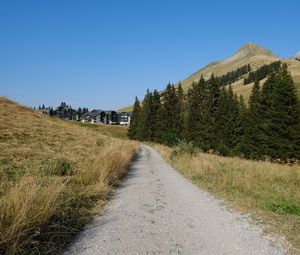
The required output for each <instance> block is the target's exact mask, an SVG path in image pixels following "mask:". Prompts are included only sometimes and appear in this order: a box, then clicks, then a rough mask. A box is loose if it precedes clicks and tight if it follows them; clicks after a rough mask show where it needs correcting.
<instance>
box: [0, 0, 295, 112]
mask: <svg viewBox="0 0 300 255" xmlns="http://www.w3.org/2000/svg"><path fill="white" fill-rule="evenodd" d="M299 10H300V1H299V0H295V1H291V0H286V1H280V0H277V1H276V0H273V1H271V0H265V1H263V0H260V1H256V0H251V1H230V0H227V1H221V0H220V1H216V0H210V1H200V0H198V1H196V0H195V1H193V0H148V1H146V0H119V1H117V0H98V1H96V0H95V1H93V0H19V1H16V0H0V95H1V96H6V97H8V98H11V99H13V100H15V101H17V102H19V103H22V104H26V105H29V106H38V105H39V104H43V103H44V104H45V105H53V106H56V105H57V104H59V103H60V102H61V101H62V100H63V101H66V102H67V103H69V104H71V105H72V106H74V107H78V106H87V107H89V108H90V109H92V108H99V109H101V108H102V109H117V108H119V107H121V106H126V105H129V104H131V103H132V102H133V100H134V97H135V96H138V97H140V98H142V97H143V95H144V93H145V90H146V89H147V88H149V89H151V90H153V89H155V88H156V89H162V88H164V87H165V86H166V84H167V83H168V82H169V81H170V82H174V83H175V82H178V81H179V80H183V79H184V78H186V77H187V76H188V75H190V74H191V73H193V72H195V71H197V70H198V69H199V68H201V67H202V66H204V65H206V64H208V63H209V62H211V61H214V60H220V59H224V58H226V57H228V56H229V55H231V54H232V53H234V52H235V51H236V50H238V49H239V48H240V47H241V46H242V45H243V44H245V43H247V42H254V43H257V44H259V45H261V46H263V47H265V48H268V49H271V50H272V51H273V52H274V53H275V54H276V55H278V56H283V57H290V56H292V55H294V54H295V53H296V52H297V51H299V50H300V43H299V42H300V13H299Z"/></svg>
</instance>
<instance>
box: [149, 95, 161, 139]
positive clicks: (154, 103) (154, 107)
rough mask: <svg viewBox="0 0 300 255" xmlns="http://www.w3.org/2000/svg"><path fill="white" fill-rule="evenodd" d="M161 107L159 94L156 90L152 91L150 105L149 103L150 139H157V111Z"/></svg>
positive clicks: (158, 130) (158, 131)
mask: <svg viewBox="0 0 300 255" xmlns="http://www.w3.org/2000/svg"><path fill="white" fill-rule="evenodd" d="M160 109H161V102H160V94H159V92H158V91H157V90H154V91H153V96H152V105H151V117H150V118H151V126H150V128H151V137H150V140H151V141H158V140H159V133H160V123H159V112H160Z"/></svg>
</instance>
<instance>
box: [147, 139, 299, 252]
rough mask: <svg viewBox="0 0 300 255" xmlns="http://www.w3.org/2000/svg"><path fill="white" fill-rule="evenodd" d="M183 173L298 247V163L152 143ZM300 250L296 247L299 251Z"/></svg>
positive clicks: (189, 146)
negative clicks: (286, 163)
mask: <svg viewBox="0 0 300 255" xmlns="http://www.w3.org/2000/svg"><path fill="white" fill-rule="evenodd" d="M152 146H153V147H154V148H155V149H156V150H157V151H159V152H160V153H161V155H162V156H163V157H164V158H165V159H166V160H167V161H168V162H169V163H170V164H171V165H172V166H173V167H174V168H175V169H176V170H178V171H179V172H180V173H181V174H182V175H184V176H185V177H186V178H188V179H190V180H191V181H193V182H194V183H195V184H196V185H198V186H200V187H201V188H204V189H206V190H207V191H209V192H211V193H213V194H215V195H216V196H217V197H220V198H222V199H225V201H227V204H228V205H230V206H232V207H234V208H236V209H238V210H240V211H242V212H244V213H251V215H252V218H253V219H256V220H257V221H258V222H262V223H267V225H266V227H268V230H270V231H272V232H277V233H280V234H284V235H285V236H286V237H287V239H288V240H289V241H290V242H291V243H292V244H293V247H294V248H295V249H300V190H299V185H300V167H299V164H297V165H296V164H294V165H292V166H291V165H282V164H277V163H271V162H267V161H251V160H244V159H240V158H237V157H234V158H228V157H221V156H217V155H213V154H207V153H201V152H195V150H194V149H191V144H189V145H184V146H182V145H181V146H180V147H173V148H170V147H166V146H162V145H152ZM298 252H299V251H298Z"/></svg>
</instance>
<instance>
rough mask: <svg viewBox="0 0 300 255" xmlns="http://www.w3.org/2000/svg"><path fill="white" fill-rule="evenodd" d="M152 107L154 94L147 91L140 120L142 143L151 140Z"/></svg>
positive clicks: (139, 132) (139, 130)
mask: <svg viewBox="0 0 300 255" xmlns="http://www.w3.org/2000/svg"><path fill="white" fill-rule="evenodd" d="M151 107H152V93H151V92H150V91H149V89H148V90H147V93H146V95H145V97H144V100H143V105H142V108H141V114H140V118H139V125H138V127H139V128H138V134H139V139H140V140H141V141H150V140H151V132H152V131H151Z"/></svg>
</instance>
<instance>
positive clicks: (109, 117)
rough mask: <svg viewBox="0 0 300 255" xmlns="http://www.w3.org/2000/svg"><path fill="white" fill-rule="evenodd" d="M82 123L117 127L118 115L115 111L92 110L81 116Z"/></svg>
mask: <svg viewBox="0 0 300 255" xmlns="http://www.w3.org/2000/svg"><path fill="white" fill-rule="evenodd" d="M80 120H81V121H82V122H90V123H97V124H106V125H108V124H110V125H118V124H119V121H118V114H117V112H115V111H103V110H92V111H91V112H87V113H84V114H82V115H81V117H80Z"/></svg>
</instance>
